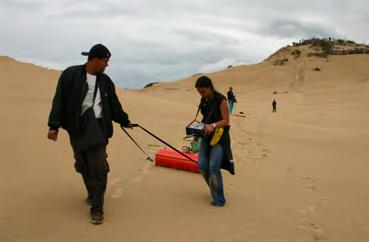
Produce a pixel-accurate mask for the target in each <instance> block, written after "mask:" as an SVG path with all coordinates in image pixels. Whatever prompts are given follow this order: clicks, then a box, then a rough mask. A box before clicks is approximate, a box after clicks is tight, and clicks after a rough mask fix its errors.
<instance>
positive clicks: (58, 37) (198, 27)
mask: <svg viewBox="0 0 369 242" xmlns="http://www.w3.org/2000/svg"><path fill="white" fill-rule="evenodd" d="M368 6H369V0H350V1H346V0H342V1H340V0H309V1H301V0H300V1H297V0H288V1H287V0H285V1H281V0H279V1H276V0H264V1H263V0H213V1H210V0H196V1H195V0H187V1H184V0H171V1H169V0H168V1H163V0H155V1H154V0H151V1H149V0H141V1H134V0H124V1H120V0H79V1H75V0H54V1H50V0H29V1H28V0H0V31H1V32H0V33H1V35H0V55H8V56H11V57H13V58H16V59H18V60H21V61H26V62H32V63H34V64H37V65H41V66H45V67H49V68H55V69H64V68H66V67H68V66H70V65H77V64H82V63H84V62H85V61H86V58H85V57H84V56H81V55H80V52H81V51H88V50H89V49H90V47H91V46H92V45H93V44H96V43H102V44H104V45H106V46H107V47H108V48H109V49H110V51H111V52H112V58H111V60H110V65H109V67H108V68H107V69H106V73H107V74H109V75H110V76H111V78H112V79H113V80H114V81H115V82H116V84H117V85H118V86H120V87H124V88H140V87H143V86H144V85H145V84H147V83H149V82H156V81H169V80H177V79H181V78H184V77H188V76H191V75H193V74H194V73H199V72H211V71H216V70H221V69H223V68H225V67H227V66H228V65H238V64H245V63H246V64H248V63H257V62H260V61H262V60H263V59H265V58H267V57H268V56H269V55H270V54H272V53H273V52H274V51H276V50H277V49H279V48H280V47H283V46H285V45H287V44H291V42H292V41H298V40H300V39H301V38H305V39H306V38H310V37H335V38H344V39H351V40H354V41H356V42H361V43H366V44H368V40H369V7H368Z"/></svg>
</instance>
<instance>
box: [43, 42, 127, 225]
mask: <svg viewBox="0 0 369 242" xmlns="http://www.w3.org/2000/svg"><path fill="white" fill-rule="evenodd" d="M82 55H87V56H88V60H87V63H85V64H84V65H78V66H72V67H68V68H67V69H65V70H64V71H63V72H62V73H61V75H60V78H59V81H58V85H57V88H56V92H55V96H54V99H53V103H52V108H51V112H50V115H49V122H48V126H49V131H48V134H47V137H48V139H50V140H54V141H56V140H57V138H58V130H59V128H60V127H62V128H63V129H65V130H66V131H67V132H68V134H69V137H70V143H71V146H72V149H73V152H74V158H75V169H76V171H77V172H79V173H81V175H82V178H83V181H84V184H85V186H86V190H87V199H86V203H88V204H89V205H90V206H91V208H90V213H91V223H93V224H101V223H102V222H103V219H104V218H103V214H104V211H103V205H104V194H105V189H106V184H107V173H108V172H109V165H108V162H107V160H106V157H107V154H106V146H107V144H108V139H109V138H110V137H112V135H113V125H112V121H115V122H117V123H119V124H120V125H121V127H129V128H132V124H131V122H130V121H129V119H128V115H127V113H125V112H124V111H123V109H122V106H121V104H120V102H119V99H118V97H117V95H116V93H115V86H114V83H113V82H112V81H111V79H110V78H109V77H108V76H107V75H106V74H104V70H105V68H106V67H107V66H108V62H109V58H110V56H111V54H110V51H109V50H108V49H107V48H106V47H105V46H104V45H102V44H97V45H94V46H93V47H92V48H91V49H90V51H89V52H82ZM88 113H90V114H91V115H92V117H93V118H91V119H90V121H89V122H90V124H95V127H96V128H94V129H92V130H91V128H90V129H88V127H86V126H87V125H86V123H84V122H83V121H82V120H83V118H84V117H85V116H86V115H87V114H88ZM90 127H92V126H90ZM95 133H100V134H101V137H102V138H101V139H100V141H101V142H99V143H97V144H94V145H91V144H90V146H89V147H85V146H86V145H85V144H84V143H83V142H82V141H81V140H82V138H83V137H85V136H86V135H89V136H88V139H87V141H89V139H90V138H91V137H92V138H94V137H93V136H94V135H95ZM95 136H96V135H95Z"/></svg>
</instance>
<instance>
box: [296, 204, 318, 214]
mask: <svg viewBox="0 0 369 242" xmlns="http://www.w3.org/2000/svg"><path fill="white" fill-rule="evenodd" d="M298 211H299V212H300V213H301V214H303V215H310V214H314V213H315V211H316V209H315V206H314V205H306V206H304V207H303V208H301V209H299V210H298Z"/></svg>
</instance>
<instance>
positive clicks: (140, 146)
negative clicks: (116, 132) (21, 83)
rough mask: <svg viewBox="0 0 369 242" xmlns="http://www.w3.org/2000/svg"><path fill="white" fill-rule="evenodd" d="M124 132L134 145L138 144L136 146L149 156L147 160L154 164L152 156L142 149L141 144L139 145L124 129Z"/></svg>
mask: <svg viewBox="0 0 369 242" xmlns="http://www.w3.org/2000/svg"><path fill="white" fill-rule="evenodd" d="M132 127H137V126H132ZM122 130H123V131H124V133H126V135H127V136H128V137H129V138H130V139H131V140H132V142H133V143H135V144H136V146H137V147H138V148H139V149H140V150H141V151H142V152H143V153H144V154H145V155H147V158H146V160H149V161H151V162H154V161H153V160H152V159H151V158H150V156H149V155H148V154H147V153H146V152H145V151H144V150H143V149H142V148H141V146H140V145H139V144H137V142H136V141H135V140H134V139H133V138H132V136H131V135H130V134H129V133H128V132H127V131H126V130H125V129H124V128H123V127H122Z"/></svg>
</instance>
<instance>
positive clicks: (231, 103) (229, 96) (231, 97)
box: [227, 87, 237, 114]
mask: <svg viewBox="0 0 369 242" xmlns="http://www.w3.org/2000/svg"><path fill="white" fill-rule="evenodd" d="M227 99H228V108H229V113H230V114H232V111H233V106H234V103H236V102H237V100H236V96H235V95H234V93H233V88H232V87H230V88H229V91H228V92H227Z"/></svg>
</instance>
